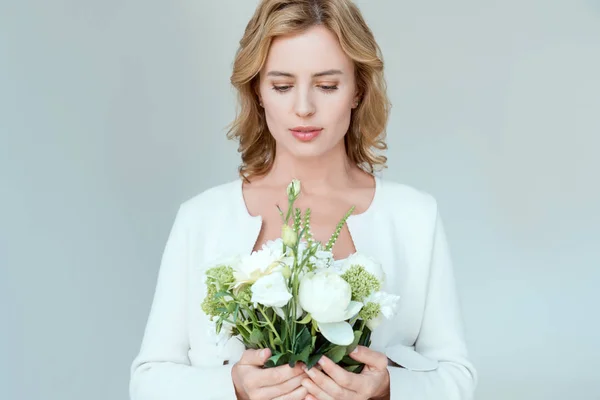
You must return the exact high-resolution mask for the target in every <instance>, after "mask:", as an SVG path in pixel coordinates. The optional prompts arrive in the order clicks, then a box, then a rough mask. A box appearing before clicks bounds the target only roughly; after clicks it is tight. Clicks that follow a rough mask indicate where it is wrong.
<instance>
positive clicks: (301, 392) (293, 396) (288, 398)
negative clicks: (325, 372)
mask: <svg viewBox="0 0 600 400" xmlns="http://www.w3.org/2000/svg"><path fill="white" fill-rule="evenodd" d="M307 394H308V390H306V388H305V387H304V386H300V387H299V388H297V389H296V390H294V391H293V392H291V393H288V394H284V395H282V396H279V397H275V398H274V399H273V400H306V399H307V398H308V397H306V395H307ZM269 398H270V397H269Z"/></svg>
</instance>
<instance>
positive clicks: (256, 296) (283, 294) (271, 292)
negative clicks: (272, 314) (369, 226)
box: [250, 272, 292, 307]
mask: <svg viewBox="0 0 600 400" xmlns="http://www.w3.org/2000/svg"><path fill="white" fill-rule="evenodd" d="M250 289H251V290H252V300H251V301H252V302H253V303H260V304H262V305H265V306H267V307H283V306H285V305H286V304H287V303H288V302H289V301H290V299H291V298H292V294H291V293H290V291H289V289H288V286H287V283H286V282H285V278H284V277H283V274H282V273H281V272H274V273H272V274H270V275H265V276H263V277H261V278H259V279H258V280H257V281H256V282H254V284H253V285H252V287H251V288H250Z"/></svg>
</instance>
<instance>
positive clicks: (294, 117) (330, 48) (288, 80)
mask: <svg viewBox="0 0 600 400" xmlns="http://www.w3.org/2000/svg"><path fill="white" fill-rule="evenodd" d="M258 92H259V93H258V94H259V98H260V99H261V100H262V103H263V107H264V109H265V115H266V122H267V126H268V128H269V131H270V132H271V134H272V135H273V137H274V138H275V141H276V142H277V151H278V153H279V152H282V151H283V152H287V153H289V154H291V155H293V156H296V157H300V158H307V157H317V156H321V155H324V154H326V153H328V152H329V151H331V150H332V149H334V148H336V147H338V146H341V147H342V148H343V138H344V135H345V134H346V132H347V131H348V127H349V125H350V115H351V111H352V108H355V107H356V101H357V100H358V97H357V92H356V84H355V78H354V63H353V62H352V60H351V59H350V58H349V57H348V56H347V55H346V54H345V53H344V51H343V50H342V48H341V46H340V44H339V42H338V39H337V37H336V36H335V35H334V34H333V33H332V32H331V31H329V30H328V29H327V28H325V27H323V26H314V27H312V28H310V29H309V30H307V31H305V32H303V33H301V34H298V35H294V36H283V37H278V38H276V39H275V40H273V43H272V44H271V48H270V50H269V54H268V56H267V60H266V63H265V65H264V67H263V69H262V70H261V72H260V85H259V88H258Z"/></svg>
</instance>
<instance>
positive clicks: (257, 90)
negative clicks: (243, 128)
mask: <svg viewBox="0 0 600 400" xmlns="http://www.w3.org/2000/svg"><path fill="white" fill-rule="evenodd" d="M252 86H253V88H254V93H256V98H257V99H258V104H259V105H260V106H261V107H263V102H262V97H261V95H260V84H259V81H258V80H257V81H255V82H254V85H252Z"/></svg>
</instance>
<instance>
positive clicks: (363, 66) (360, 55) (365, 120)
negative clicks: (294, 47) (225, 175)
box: [227, 0, 391, 181]
mask: <svg viewBox="0 0 600 400" xmlns="http://www.w3.org/2000/svg"><path fill="white" fill-rule="evenodd" d="M315 25H322V26H324V27H326V28H328V29H329V30H330V31H331V32H333V33H334V34H335V35H336V36H337V37H338V40H339V42H340V45H341V47H342V49H343V51H344V52H345V53H346V54H347V55H348V56H349V57H350V58H351V59H352V60H353V62H354V65H355V74H356V85H357V89H358V92H359V94H360V102H359V105H358V107H356V108H355V109H353V110H352V116H351V119H350V127H349V129H348V132H347V133H346V135H345V137H344V142H345V145H346V153H347V155H348V157H349V159H350V161H351V162H353V163H355V164H356V165H357V166H358V167H359V168H361V169H363V170H364V171H366V172H369V173H373V172H374V171H375V170H378V169H383V168H385V167H386V162H387V157H385V156H383V155H381V154H378V152H377V151H378V150H379V151H382V150H386V149H387V144H386V143H385V136H386V132H385V128H386V125H387V120H388V116H389V111H390V108H391V104H390V102H389V99H388V97H387V94H386V83H385V79H384V76H383V57H382V55H381V49H380V48H379V45H378V44H377V42H376V41H375V38H374V36H373V33H372V32H371V30H370V28H369V27H368V26H367V24H366V23H365V21H364V19H363V17H362V15H361V13H360V11H359V9H358V7H357V6H356V5H355V4H354V3H353V2H351V1H350V0H262V1H261V2H260V4H259V5H258V7H257V9H256V11H255V13H254V16H253V17H252V18H251V19H250V21H249V22H248V25H247V26H246V30H245V32H244V36H243V37H242V39H241V40H240V47H239V49H238V50H237V53H236V56H235V61H234V65H233V73H232V75H231V83H232V85H233V86H234V87H235V88H236V89H237V92H238V109H237V115H236V118H235V120H234V121H233V122H232V123H231V124H230V125H229V131H228V133H227V137H228V138H229V139H233V140H238V141H239V147H238V151H239V152H240V153H241V156H242V164H241V165H240V167H239V174H240V176H241V177H242V178H243V179H245V180H247V181H249V180H250V179H251V178H254V177H258V176H263V175H265V174H267V173H268V172H269V170H270V169H271V167H272V166H273V161H274V159H275V139H274V138H273V136H272V135H271V134H270V132H269V130H268V127H267V123H266V119H265V114H264V110H263V109H262V107H261V106H260V104H259V100H258V96H257V94H256V88H257V85H258V80H259V73H260V71H261V69H262V68H263V66H264V63H265V62H266V58H267V54H268V52H269V48H270V45H271V43H272V41H273V39H274V38H276V37H278V36H283V35H293V34H297V33H301V32H303V31H305V30H307V29H308V28H310V27H312V26H315Z"/></svg>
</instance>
